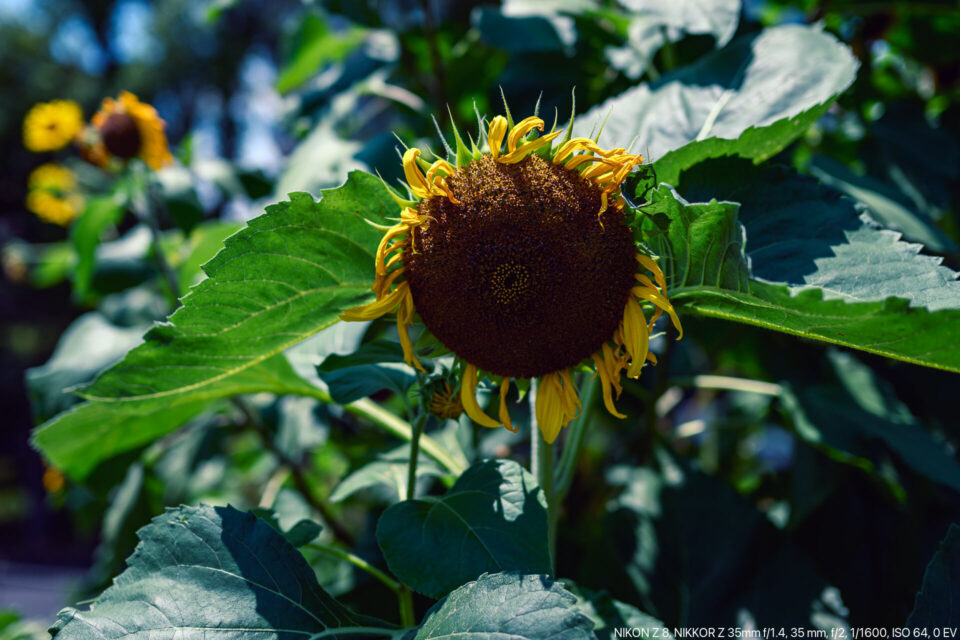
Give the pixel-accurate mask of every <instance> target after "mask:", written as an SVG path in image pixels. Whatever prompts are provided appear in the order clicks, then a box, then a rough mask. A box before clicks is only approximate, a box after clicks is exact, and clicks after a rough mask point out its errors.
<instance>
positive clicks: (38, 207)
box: [27, 162, 83, 227]
mask: <svg viewBox="0 0 960 640" xmlns="http://www.w3.org/2000/svg"><path fill="white" fill-rule="evenodd" d="M76 186H77V176H76V175H75V174H74V173H73V171H70V170H69V169H67V168H66V167H62V166H60V165H58V164H54V163H52V162H48V163H47V164H42V165H40V166H39V167H37V168H36V169H34V170H33V171H32V172H31V173H30V177H29V178H28V179H27V189H28V191H27V209H29V210H30V211H32V212H33V213H35V214H36V216H37V217H38V218H40V219H41V220H43V221H44V222H52V223H53V224H58V225H60V226H63V227H65V226H67V225H68V224H70V223H71V222H72V221H73V219H74V218H76V217H77V214H78V213H80V210H81V209H82V208H83V197H82V196H81V195H80V194H79V193H77V192H76Z"/></svg>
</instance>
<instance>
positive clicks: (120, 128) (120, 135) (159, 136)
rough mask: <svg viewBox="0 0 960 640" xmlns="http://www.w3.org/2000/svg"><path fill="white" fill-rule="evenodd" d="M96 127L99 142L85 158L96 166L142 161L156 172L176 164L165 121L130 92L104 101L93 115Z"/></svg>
mask: <svg viewBox="0 0 960 640" xmlns="http://www.w3.org/2000/svg"><path fill="white" fill-rule="evenodd" d="M93 126H94V128H95V129H96V131H97V133H98V134H99V140H98V141H97V142H96V143H95V144H94V145H93V147H92V148H91V149H89V150H88V151H87V152H86V154H85V156H86V157H87V158H88V159H90V160H91V161H92V162H94V163H96V164H101V165H105V164H106V163H107V162H109V159H110V158H111V157H115V158H120V159H121V160H130V159H131V158H140V159H141V160H143V161H144V162H145V163H146V164H147V165H148V166H150V167H151V168H152V169H154V170H156V169H161V168H163V167H164V166H166V165H168V164H170V163H171V162H173V156H171V155H170V149H169V148H168V147H167V136H166V134H165V133H164V127H165V126H166V125H165V123H164V121H163V120H161V119H160V116H158V115H157V110H156V109H154V108H153V107H152V106H150V105H149V104H147V103H145V102H140V100H139V99H138V98H137V96H135V95H133V94H132V93H130V92H129V91H123V92H121V93H120V97H119V98H117V99H116V100H114V99H113V98H104V100H103V104H102V105H101V106H100V111H98V112H97V114H96V115H95V116H93Z"/></svg>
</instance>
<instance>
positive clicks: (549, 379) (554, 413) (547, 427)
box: [535, 373, 564, 444]
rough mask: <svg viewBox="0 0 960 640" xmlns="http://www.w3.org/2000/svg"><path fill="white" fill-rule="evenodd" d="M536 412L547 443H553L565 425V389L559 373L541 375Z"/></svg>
mask: <svg viewBox="0 0 960 640" xmlns="http://www.w3.org/2000/svg"><path fill="white" fill-rule="evenodd" d="M535 412H536V415H537V426H538V427H540V433H541V434H542V435H543V439H544V440H545V441H546V443H547V444H553V441H554V440H556V439H557V436H558V435H559V434H560V429H562V428H563V426H564V422H563V417H564V416H563V390H562V389H561V388H560V376H559V375H558V374H556V373H548V374H546V375H544V376H541V377H540V384H539V385H538V386H537V402H536V408H535Z"/></svg>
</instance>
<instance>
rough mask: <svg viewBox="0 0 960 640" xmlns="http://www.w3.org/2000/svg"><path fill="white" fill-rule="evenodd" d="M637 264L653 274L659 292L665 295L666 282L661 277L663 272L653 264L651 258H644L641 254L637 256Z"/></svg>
mask: <svg viewBox="0 0 960 640" xmlns="http://www.w3.org/2000/svg"><path fill="white" fill-rule="evenodd" d="M637 262H639V263H640V265H641V266H642V267H643V268H644V269H646V270H647V271H649V272H650V273H652V274H653V277H654V279H655V280H656V281H657V284H658V285H660V291H661V292H663V293H664V294H666V292H667V281H666V279H665V278H664V277H663V271H661V270H660V265H658V264H657V263H656V262H654V261H653V259H652V258H650V257H649V256H645V255H643V254H642V253H638V254H637Z"/></svg>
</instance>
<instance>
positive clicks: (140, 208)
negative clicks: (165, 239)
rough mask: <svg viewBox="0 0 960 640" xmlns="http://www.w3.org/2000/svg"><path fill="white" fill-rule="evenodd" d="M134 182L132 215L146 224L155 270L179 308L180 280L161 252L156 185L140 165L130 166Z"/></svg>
mask: <svg viewBox="0 0 960 640" xmlns="http://www.w3.org/2000/svg"><path fill="white" fill-rule="evenodd" d="M131 170H132V171H133V175H134V181H135V184H136V186H137V190H136V191H135V192H134V193H133V194H132V196H131V204H132V205H133V210H134V213H135V214H136V215H137V217H138V218H140V221H141V222H144V223H146V225H147V227H148V228H149V229H150V248H151V250H152V252H153V259H154V260H155V261H156V263H157V269H158V271H159V272H160V276H161V277H162V278H163V279H164V280H165V281H166V283H167V287H169V289H170V297H171V298H172V299H173V306H174V307H179V306H180V279H179V278H178V277H177V273H176V271H174V270H173V267H171V266H170V263H169V262H167V256H166V255H165V254H164V252H163V245H162V242H161V241H162V232H161V231H160V217H159V215H158V209H159V208H160V195H159V194H158V193H157V192H156V191H157V190H156V184H155V183H154V181H153V176H152V175H151V174H150V172H149V170H147V169H145V168H143V167H142V166H141V165H140V163H137V162H134V163H133V164H132V169H131Z"/></svg>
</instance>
